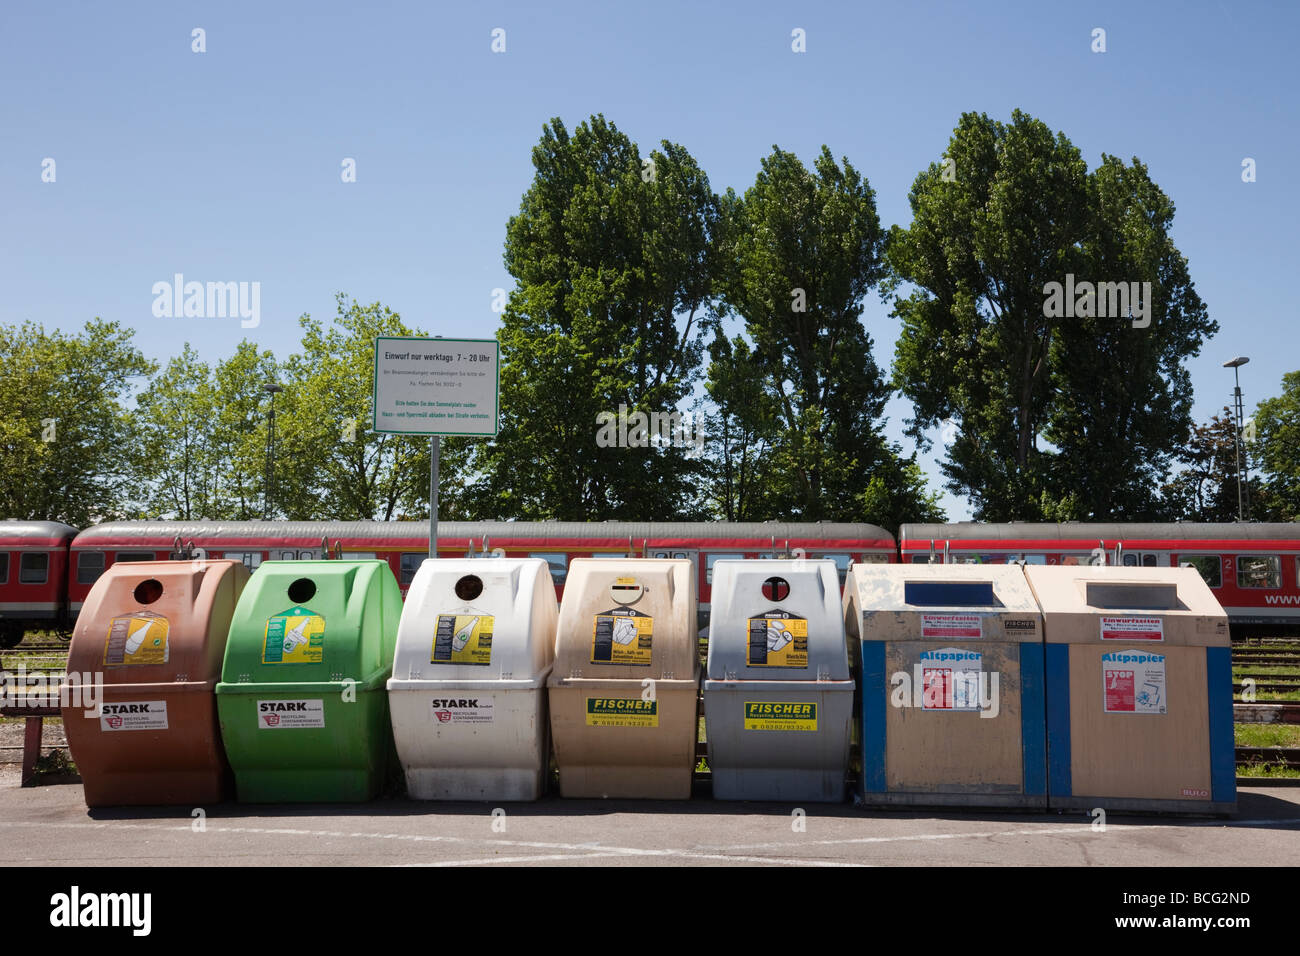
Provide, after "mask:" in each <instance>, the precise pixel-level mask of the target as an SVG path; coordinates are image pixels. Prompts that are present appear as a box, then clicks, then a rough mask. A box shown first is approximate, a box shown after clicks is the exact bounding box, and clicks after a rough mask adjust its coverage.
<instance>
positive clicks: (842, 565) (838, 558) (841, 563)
mask: <svg viewBox="0 0 1300 956" xmlns="http://www.w3.org/2000/svg"><path fill="white" fill-rule="evenodd" d="M809 557H818V558H830V559H831V560H832V561H834V562H835V572H836V573H837V574H838V575H839V576H840V587H844V579H845V577H847V576H848V573H849V565H850V564H852V563H853V555H851V554H835V553H829V552H824V553H822V554H818V555H809Z"/></svg>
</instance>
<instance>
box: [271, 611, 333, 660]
mask: <svg viewBox="0 0 1300 956" xmlns="http://www.w3.org/2000/svg"><path fill="white" fill-rule="evenodd" d="M324 659H325V618H323V617H321V616H320V615H319V614H317V613H316V612H315V611H309V610H308V609H307V608H305V607H291V608H289V610H287V611H281V612H280V613H279V614H277V615H276V616H275V617H273V618H270V619H269V620H268V621H267V622H266V643H265V644H263V645H262V663H263V664H319V663H320V662H321V661H323V660H324Z"/></svg>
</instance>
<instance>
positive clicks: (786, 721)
mask: <svg viewBox="0 0 1300 956" xmlns="http://www.w3.org/2000/svg"><path fill="white" fill-rule="evenodd" d="M745 729H746V730H809V731H811V730H816V729H817V705H816V704H812V703H808V704H804V703H789V704H787V703H780V704H778V703H773V702H772V701H749V700H747V701H745Z"/></svg>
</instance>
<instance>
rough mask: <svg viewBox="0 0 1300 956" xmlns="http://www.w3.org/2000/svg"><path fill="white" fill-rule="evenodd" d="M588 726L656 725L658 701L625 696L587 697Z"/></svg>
mask: <svg viewBox="0 0 1300 956" xmlns="http://www.w3.org/2000/svg"><path fill="white" fill-rule="evenodd" d="M587 726H588V727H658V726H659V701H657V700H641V699H639V698H627V697H588V698H587Z"/></svg>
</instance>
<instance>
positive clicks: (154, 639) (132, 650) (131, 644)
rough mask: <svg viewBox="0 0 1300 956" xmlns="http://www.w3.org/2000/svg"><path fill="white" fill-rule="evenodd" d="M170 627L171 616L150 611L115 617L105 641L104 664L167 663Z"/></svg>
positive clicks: (128, 665) (131, 665) (108, 665)
mask: <svg viewBox="0 0 1300 956" xmlns="http://www.w3.org/2000/svg"><path fill="white" fill-rule="evenodd" d="M170 630H171V624H170V623H168V621H167V618H165V617H163V616H162V615H161V614H153V613H151V612H149V611H137V612H136V613H135V614H127V615H123V616H122V617H115V618H113V619H112V620H111V621H109V622H108V640H106V641H105V642H104V666H105V667H136V666H141V665H146V664H166V663H167V657H168V646H167V634H168V632H169V631H170Z"/></svg>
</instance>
